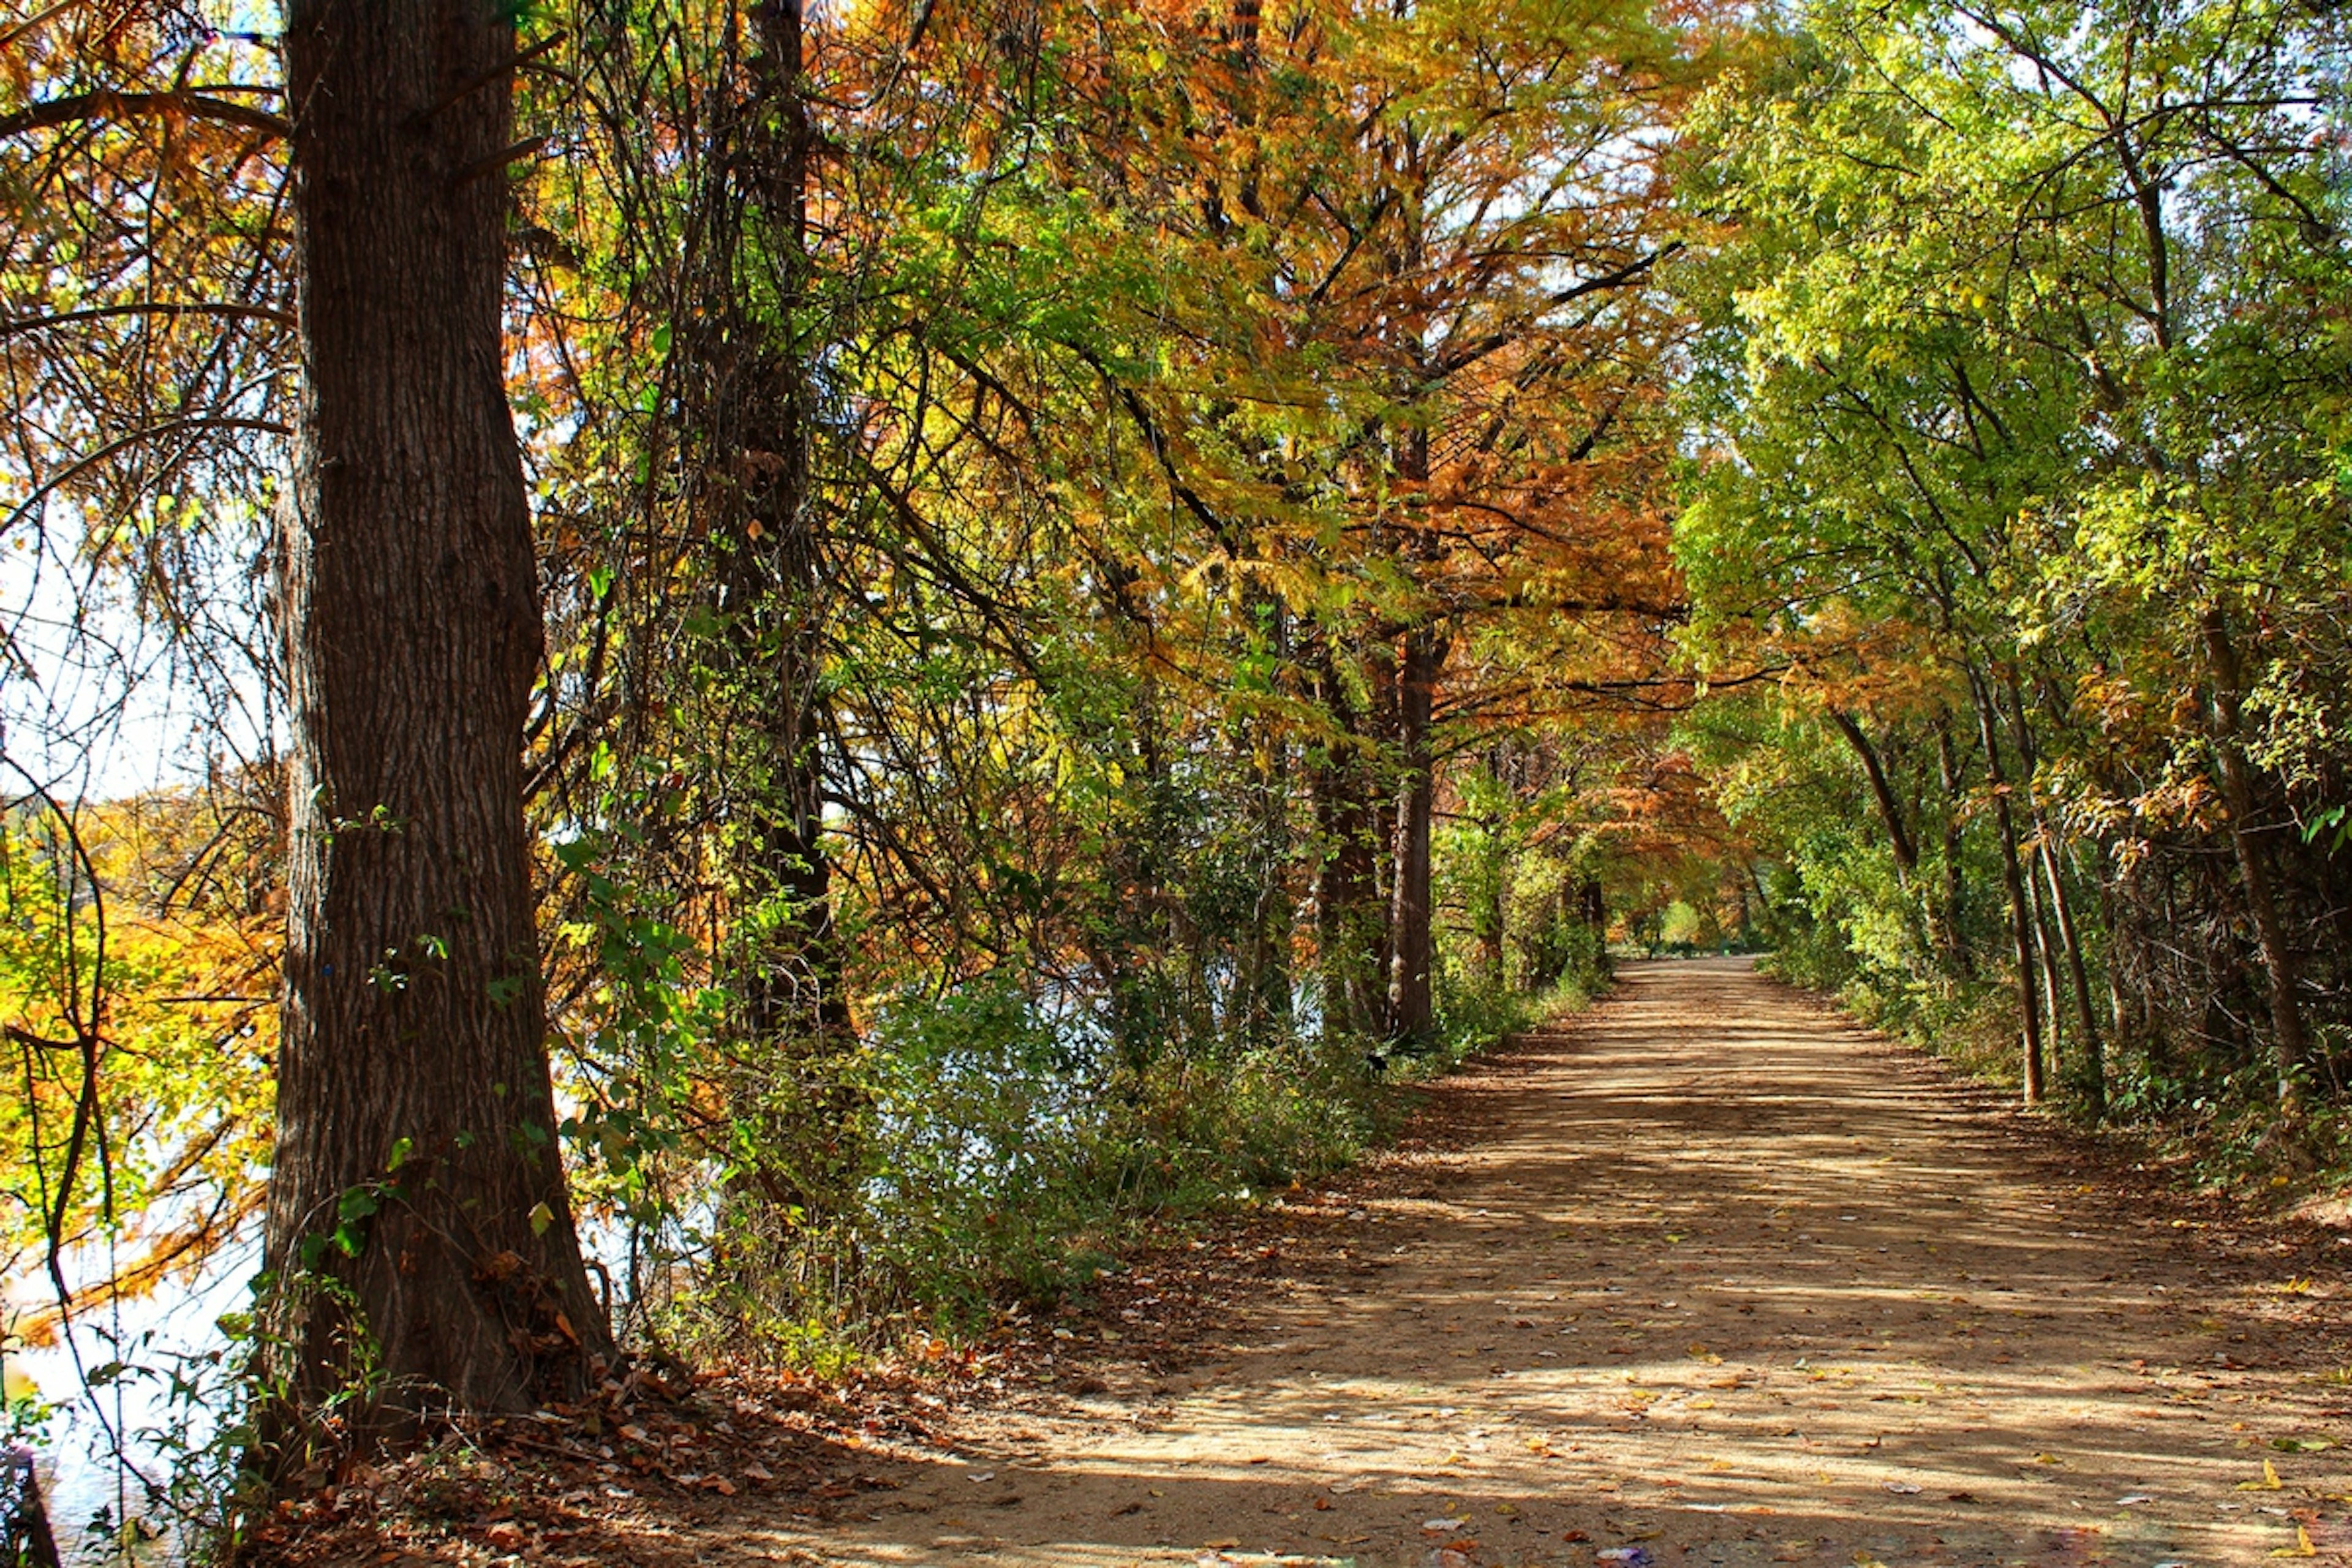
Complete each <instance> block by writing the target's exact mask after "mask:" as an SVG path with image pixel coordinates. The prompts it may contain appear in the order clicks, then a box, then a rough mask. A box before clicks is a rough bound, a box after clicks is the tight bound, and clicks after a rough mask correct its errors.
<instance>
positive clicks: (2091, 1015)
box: [2042, 834, 2107, 1121]
mask: <svg viewBox="0 0 2352 1568" xmlns="http://www.w3.org/2000/svg"><path fill="white" fill-rule="evenodd" d="M2042 877H2043V879H2044V880H2046V881H2047V882H2048V883H2049V885H2050V912H2051V914H2052V915H2053V916H2054V917H2055V918H2056V920H2057V922H2058V950H2059V952H2060V954H2061V955H2062V956H2063V958H2064V960H2065V963H2066V978H2067V984H2068V987H2069V989H2070V990H2071V991H2072V992H2073V994H2074V1016H2075V1019H2076V1021H2077V1022H2079V1023H2080V1024H2081V1025H2082V1026H2083V1099H2084V1103H2085V1104H2086V1105H2087V1106H2088V1107H2089V1109H2090V1112H2091V1115H2092V1118H2093V1119H2094V1120H2096V1121H2104V1120H2105V1118H2106V1114H2107V1062H2106V1052H2105V1046H2104V1045H2103V1044H2102V1043H2101V1040H2100V1037H2099V1014H2098V1007H2097V1005H2096V1004H2095V1003H2094V1002H2093V1001H2092V1000H2091V973H2090V966H2089V965H2088V964H2087V963H2084V959H2083V939H2082V933H2081V932H2080V931H2077V930H2076V929H2075V925H2074V900H2072V899H2071V898H2069V897H2068V896H2067V893H2066V879H2065V878H2064V877H2063V876H2062V875H2061V874H2060V871H2059V866H2058V849H2057V846H2056V845H2054V844H2053V843H2052V842H2051V840H2050V838H2049V837H2048V836H2047V835H2046V834H2045V835H2044V836H2043V837H2042Z"/></svg>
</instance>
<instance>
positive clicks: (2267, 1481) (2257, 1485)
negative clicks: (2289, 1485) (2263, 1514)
mask: <svg viewBox="0 0 2352 1568" xmlns="http://www.w3.org/2000/svg"><path fill="white" fill-rule="evenodd" d="M2284 1485H2285V1483H2284V1481H2281V1480H2280V1479H2279V1473H2278V1470H2277V1468H2275V1467H2273V1465H2272V1464H2271V1462H2270V1461H2269V1460H2268V1459H2264V1460H2263V1479H2261V1480H2258V1481H2240V1482H2239V1483H2238V1489H2239V1490H2240V1491H2242V1492H2274V1491H2276V1490H2278V1489H2279V1488H2280V1487H2282V1486H2284Z"/></svg>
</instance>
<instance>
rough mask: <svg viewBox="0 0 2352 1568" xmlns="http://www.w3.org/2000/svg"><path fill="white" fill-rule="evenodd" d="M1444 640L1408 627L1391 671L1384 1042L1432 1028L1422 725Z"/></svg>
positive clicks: (1433, 782)
mask: <svg viewBox="0 0 2352 1568" xmlns="http://www.w3.org/2000/svg"><path fill="white" fill-rule="evenodd" d="M1447 641H1448V639H1447V638H1446V637H1444V636H1443V635H1441V634H1440V633H1439V632H1438V631H1437V630H1436V629H1435V628H1434V627H1432V626H1416V627H1414V628H1413V629H1412V630H1411V631H1409V632H1407V633H1405V636H1404V656H1403V658H1402V660H1401V661H1400V664H1399V667H1398V673H1397V714H1398V721H1399V722H1398V731H1399V736H1398V738H1399V740H1400V742H1402V744H1401V748H1400V749H1401V751H1402V756H1403V762H1404V777H1403V779H1402V787H1401V788H1400V789H1399V791H1398V797H1397V819H1396V850H1395V865H1396V869H1395V878H1396V880H1395V884H1394V889H1393V892H1392V895H1391V904H1390V916H1389V928H1390V932H1391V942H1393V943H1394V946H1393V949H1392V950H1391V959H1390V964H1389V1012H1388V1033H1389V1037H1391V1039H1396V1040H1404V1041H1420V1040H1425V1039H1427V1038H1428V1037H1430V1036H1431V1035H1432V1034H1433V1032H1434V1031H1435V1029H1436V1025H1437V1017H1436V1005H1435V997H1434V994H1433V991H1432V988H1431V984H1430V979H1431V976H1430V970H1431V966H1432V963H1433V958H1434V952H1433V944H1432V941H1431V915H1432V912H1433V906H1432V900H1431V896H1430V882H1429V872H1430V862H1429V833H1430V823H1431V818H1432V816H1433V814H1434V810H1435V804H1436V795H1437V779H1436V765H1435V758H1434V755H1433V750H1432V737H1431V734H1430V720H1431V715H1432V712H1433V707H1434V703H1435V699H1436V691H1437V675H1438V671H1439V670H1440V669H1441V668H1443V667H1444V663H1445V654H1446V647H1447Z"/></svg>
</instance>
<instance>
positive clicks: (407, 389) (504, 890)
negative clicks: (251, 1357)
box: [267, 0, 611, 1458]
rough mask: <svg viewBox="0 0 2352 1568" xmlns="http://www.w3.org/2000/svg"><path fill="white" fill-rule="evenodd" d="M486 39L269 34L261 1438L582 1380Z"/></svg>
mask: <svg viewBox="0 0 2352 1568" xmlns="http://www.w3.org/2000/svg"><path fill="white" fill-rule="evenodd" d="M512 14H513V13H512V10H511V8H509V7H505V6H500V5H494V4H492V3H491V0H374V3H373V4H370V5H352V4H347V3H342V0H292V3H291V4H289V7H288V13H287V29H286V38H285V55H286V65H287V79H288V99H287V101H288V102H289V104H290V105H291V106H292V107H293V110H294V111H295V116H296V121H295V132H294V138H293V182H294V183H293V202H294V211H295V214H296V216H297V219H298V222H297V226H296V240H295V259H296V266H297V268H298V276H299V283H300V339H301V354H302V366H303V386H302V395H301V400H300V405H299V414H298V423H297V428H296V433H295V444H294V471H293V475H292V479H291V483H290V485H289V490H288V502H287V512H286V515H285V518H284V530H283V531H284V538H283V541H282V547H283V556H282V570H283V582H282V590H283V596H282V613H283V616H284V617H285V627H286V637H287V668H288V681H289V697H290V707H291V715H290V717H291V731H292V758H291V767H290V773H291V792H292V801H291V817H292V836H291V845H290V848H289V867H288V883H289V897H290V906H289V919H288V925H287V939H286V958H285V973H286V994H285V1021H284V1042H283V1045H282V1047H281V1049H280V1054H279V1060H278V1124H277V1151H276V1154H275V1158H274V1161H273V1165H272V1173H271V1178H270V1187H269V1207H268V1237H267V1252H268V1265H269V1268H270V1269H271V1271H272V1273H273V1275H274V1277H275V1279H276V1282H277V1288H278V1292H279V1295H278V1321H277V1322H276V1323H275V1324H274V1325H273V1332H274V1333H275V1334H277V1335H278V1336H282V1337H281V1338H279V1340H278V1343H279V1344H281V1345H282V1347H283V1348H282V1351H280V1352H278V1361H277V1364H275V1365H273V1366H272V1367H271V1369H270V1372H271V1373H272V1375H273V1376H274V1377H275V1378H276V1379H278V1386H281V1387H282V1388H283V1389H284V1390H285V1394H286V1398H287V1402H288V1405H290V1408H280V1409H279V1410H278V1411H277V1412H275V1413H274V1414H273V1415H272V1421H273V1423H278V1422H291V1421H298V1420H299V1418H300V1417H301V1416H302V1415H306V1414H310V1413H312V1412H315V1411H316V1410H317V1409H318V1407H319V1406H320V1405H321V1404H322V1403H323V1402H324V1401H325V1400H327V1399H328V1398H329V1397H330V1396H331V1395H333V1394H339V1393H343V1392H348V1391H350V1390H351V1389H352V1387H353V1386H354V1384H355V1381H356V1380H358V1379H359V1378H360V1377H362V1374H365V1375H366V1376H368V1377H369V1379H370V1381H369V1382H368V1384H367V1385H366V1387H367V1394H366V1397H365V1398H364V1399H363V1400H362V1403H361V1404H360V1405H359V1406H358V1407H357V1410H356V1414H355V1422H354V1425H355V1426H356V1427H357V1428H358V1429H360V1430H362V1431H369V1430H373V1431H378V1432H383V1433H386V1434H398V1433H400V1432H402V1431H404V1430H405V1429H407V1428H408V1427H410V1426H412V1424H413V1421H414V1418H415V1413H417V1412H420V1411H423V1410H425V1409H427V1408H430V1407H433V1406H436V1405H444V1404H447V1405H456V1406H458V1407H462V1408H466V1409H471V1410H528V1409H530V1408H532V1407H533V1405H536V1404H537V1403H540V1402H541V1401H543V1400H545V1399H548V1398H551V1397H562V1396H565V1395H567V1394H576V1393H578V1392H580V1391H581V1390H582V1389H583V1388H584V1387H585V1386H587V1385H588V1384H589V1380H590V1378H591V1376H592V1375H593V1368H594V1367H595V1365H596V1363H598V1362H599V1361H600V1359H601V1358H603V1357H604V1356H605V1355H607V1354H609V1352H610V1351H611V1341H610V1337H609V1333H608V1331H607V1328H606V1325H605V1323H604V1317H603V1315H602V1313H601V1312H600V1311H599V1310H598V1309H597V1306H596V1303H595V1300H594V1298H593V1296H592V1295H591V1294H590V1292H589V1289H588V1283H587V1279H586V1275H585V1272H584V1270H583V1266H582V1263H581V1258H580V1249H579V1246H578V1243H577V1241H576V1239H575V1237H574V1236H573V1231H572V1215H571V1210H570V1206H569V1205H568V1203H567V1201H566V1197H565V1194H564V1185H563V1171H562V1163H561V1161H560V1158H559V1155H558V1152H557V1146H556V1138H555V1130H556V1113H555V1106H554V1098H553V1094H552V1092H551V1086H550V1082H549V1072H548V1060H547V1051H546V1040H545V1028H546V1025H545V1019H544V1016H543V999H542V986H541V975H540V967H539V945H538V934H537V931H536V930H535V929H534V926H533V919H532V900H531V880H530V879H531V857H530V836H529V832H528V830H527V828H526V826H525V825H524V820H523V807H522V767H521V746H522V733H523V723H524V716H525V710H526V706H527V703H528V700H529V697H530V688H531V681H532V679H533V676H534V673H535V671H536V668H537V665H538V662H539V658H540V650H541V626H540V607H539V602H538V594H537V584H536V577H535V573H534V566H533V561H532V552H531V539H530V512H529V510H528V506H527V503H526V500H525V495H524V489H523V476H522V466H521V461H520V455H519V453H518V451H517V448H516V444H515V437H514V428H513V425H512V421H511V419H510V417H509V414H508V410H507V403H506V393H505V386H504V384H503V380H502V370H501V367H502V365H503V363H504V358H503V353H502V347H501V338H500V322H501V309H502V301H503V295H504V289H505V282H506V207H507V188H506V180H505V176H504V173H503V168H502V164H503V163H504V161H505V157H506V152H505V150H506V149H507V148H508V146H509V142H511V140H512V136H511V128H512V110H511V103H510V88H509V80H508V78H507V77H506V76H505V75H504V74H502V72H501V68H502V67H504V66H505V65H506V64H507V62H509V60H510V59H511V58H513V55H514V49H515V37H514V28H513V26H512V24H511V22H510V21H509V19H508V18H509V17H510V16H512ZM453 95H454V96H453ZM280 1435H281V1436H290V1435H291V1429H290V1428H281V1430H280ZM280 1458H285V1456H280Z"/></svg>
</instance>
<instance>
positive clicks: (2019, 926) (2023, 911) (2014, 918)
mask: <svg viewBox="0 0 2352 1568" xmlns="http://www.w3.org/2000/svg"><path fill="white" fill-rule="evenodd" d="M1969 687H1970V688H1971V689H1972V690H1973V692H1974V694H1975V698H1976V709H1977V731H1978V734H1979V738H1981V739H1982V741H1983V742H1984V749H1985V774H1986V778H1987V782H1989V783H1990V784H1991V786H1992V806H1993V825H1994V826H1995V828H1996V829H1997V830H1998V831H1999V834H2000V885H2001V893H2002V895H2003V897H2005V898H2006V899H2007V900H2009V929H2010V935H2011V939H2012V941H2013V942H2014V943H2015V946H2016V958H2017V1013H2018V1028H2019V1034H2020V1037H2021V1038H2020V1042H2019V1043H2020V1045H2021V1055H2022V1056H2023V1058H2024V1063H2023V1065H2024V1077H2025V1083H2024V1090H2025V1103H2026V1104H2028V1105H2039V1104H2041V1103H2042V998H2041V996H2040V995H2039V994H2037V992H2036V991H2035V988H2034V984H2033V975H2034V952H2033V911H2032V907H2031V906H2030V905H2029V904H2028V903H2027V901H2026V895H2025V877H2024V873H2023V871H2022V869H2021V867H2020V866H2019V864H2018V855H2017V818H2016V816H2015V815H2014V814H2013V813H2012V812H2011V807H2010V800H2009V781H2008V780H2007V779H2006V778H2005V777H2003V776H2002V773H2001V766H2000V731H1999V729H1998V728H1997V727H1996V721H1995V719H1994V715H1993V709H1992V697H1991V694H1990V693H1989V692H1988V691H1986V690H1985V689H1984V684H1983V682H1982V681H1981V680H1979V679H1978V678H1977V675H1976V672H1975V671H1974V670H1971V671H1969Z"/></svg>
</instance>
